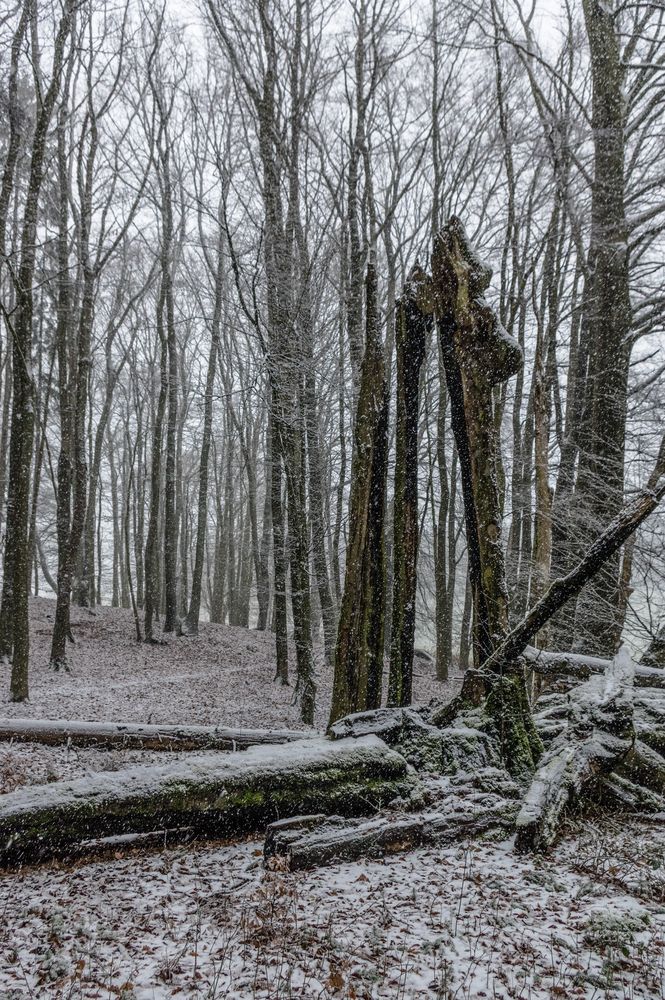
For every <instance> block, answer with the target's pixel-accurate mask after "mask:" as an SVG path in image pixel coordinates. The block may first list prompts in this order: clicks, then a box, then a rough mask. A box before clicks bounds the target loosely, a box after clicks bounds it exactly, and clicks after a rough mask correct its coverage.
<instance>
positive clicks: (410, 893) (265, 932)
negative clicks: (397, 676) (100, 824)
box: [0, 600, 665, 1000]
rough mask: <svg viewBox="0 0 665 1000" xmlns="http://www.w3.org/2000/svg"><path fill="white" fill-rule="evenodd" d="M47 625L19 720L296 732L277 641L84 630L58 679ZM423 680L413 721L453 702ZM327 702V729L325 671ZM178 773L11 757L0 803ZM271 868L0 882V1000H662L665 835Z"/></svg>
mask: <svg viewBox="0 0 665 1000" xmlns="http://www.w3.org/2000/svg"><path fill="white" fill-rule="evenodd" d="M53 609H54V605H53V602H50V601H48V600H38V601H35V602H33V605H32V609H31V610H32V629H33V660H32V672H31V692H32V694H31V701H30V703H29V704H26V705H20V706H17V705H11V704H9V703H8V702H7V701H6V700H3V703H2V704H0V714H1V715H3V716H4V717H16V718H50V719H57V718H60V719H64V718H66V719H82V720H84V719H87V720H109V721H134V722H154V723H158V722H162V723H177V722H181V723H202V724H214V723H218V724H221V725H229V726H251V727H271V728H273V727H274V728H284V727H285V726H286V727H289V728H296V727H298V715H297V709H296V708H295V707H294V706H293V705H292V704H291V700H292V689H291V688H283V687H281V686H279V685H277V684H275V683H273V672H274V666H273V663H274V659H273V653H272V642H271V637H270V636H266V635H262V634H260V633H257V632H253V631H248V630H244V629H239V628H226V627H222V626H211V625H204V626H203V628H202V635H201V637H200V638H199V639H194V640H193V639H175V638H174V639H171V640H170V641H169V643H168V645H166V646H158V647H152V648H149V647H143V646H138V645H137V644H136V642H135V641H133V639H132V620H131V615H130V614H129V613H128V612H125V611H119V610H111V609H108V608H103V609H98V610H97V613H96V614H95V615H90V614H88V613H87V612H85V611H80V610H78V609H77V610H76V612H75V615H74V634H75V637H76V639H77V642H76V645H75V646H73V647H71V673H69V674H58V675H56V674H53V673H52V672H50V671H49V670H48V648H49V647H48V643H49V638H50V627H51V623H52V614H53ZM427 670H428V668H427V667H426V666H425V665H424V664H423V665H419V666H418V667H417V674H418V676H417V678H416V696H417V700H418V701H419V702H424V701H428V700H429V699H430V698H431V697H435V696H438V697H446V696H448V695H450V694H452V693H453V692H454V690H456V687H457V683H458V682H457V681H455V680H454V681H452V682H451V684H450V685H448V686H447V688H443V687H442V685H439V684H437V683H436V681H434V679H433V678H432V677H431V676H427ZM318 683H319V708H318V715H317V724H318V725H319V726H320V727H321V728H323V725H324V723H325V719H326V713H327V706H328V699H329V696H330V683H329V679H327V677H326V676H325V672H324V671H323V670H322V669H321V670H320V676H319V678H318ZM2 687H3V689H4V692H6V691H7V688H8V678H6V677H3V678H2ZM3 698H4V699H6V694H4V695H3ZM164 756H165V755H163V754H158V753H145V752H140V751H132V752H130V751H118V752H107V751H95V750H87V751H74V750H67V749H66V748H47V747H37V746H35V745H30V744H25V745H16V746H10V745H8V744H0V792H2V791H10V790H11V789H12V788H14V787H18V786H19V785H21V784H26V783H30V784H34V783H40V782H43V781H51V780H58V779H60V778H68V777H78V776H81V775H83V774H86V773H91V772H92V771H97V770H103V769H106V770H109V769H113V770H118V769H120V768H122V767H123V766H125V765H127V764H129V763H130V762H136V761H137V760H146V759H150V760H154V759H157V758H163V757H164ZM173 756H174V755H173V754H170V755H169V758H170V759H173ZM261 848H262V841H261V840H259V839H256V840H248V841H246V842H244V843H240V844H237V843H235V844H224V843H217V844H206V845H180V846H176V847H167V848H164V849H162V850H152V851H149V852H146V851H141V852H139V851H130V850H127V851H121V850H118V851H117V852H115V853H112V854H109V855H108V856H107V857H105V858H104V859H96V860H94V861H84V862H78V863H72V864H66V865H65V864H49V865H42V866H40V867H38V868H33V869H30V870H27V869H26V870H24V871H22V872H12V873H4V874H2V875H0V1000H19V998H21V1000H23V998H36V1000H42V998H43V1000H65V998H67V1000H70V998H71V1000H80V998H81V1000H82V998H85V1000H88V998H89V1000H92V998H116V997H121V998H123V1000H154V998H157V1000H161V998H168V997H176V998H189V997H199V998H205V1000H221V998H228V1000H252V998H257V1000H258V998H261V1000H282V998H285V1000H286V998H303V1000H347V998H348V1000H352V998H356V1000H379V998H386V1000H421V998H423V1000H424V998H433V1000H453V998H455V1000H475V998H492V1000H495V998H501V1000H504V998H505V1000H508V998H524V1000H554V998H559V1000H561V998H586V1000H596V998H598V1000H600V998H608V1000H609V998H617V1000H620V998H621V1000H662V998H665V827H664V826H663V825H658V824H652V823H650V822H646V821H643V820H630V821H629V820H626V821H625V822H616V821H610V820H607V819H602V818H599V817H596V818H594V819H593V820H587V821H585V822H584V823H581V824H579V825H577V826H574V827H573V826H571V827H570V828H569V829H568V831H567V835H566V837H565V838H564V839H563V840H562V841H561V842H560V843H559V844H558V845H557V847H556V848H555V849H554V850H553V851H552V852H551V853H550V854H549V855H548V856H546V857H542V858H535V859H534V858H520V857H517V856H515V855H514V854H513V852H512V844H511V841H507V840H503V841H494V840H481V841H472V842H470V843H462V844H459V845H456V846H453V847H448V848H439V849H429V848H428V849H420V850H417V851H412V852H410V853H407V854H404V855H397V856H393V857H390V858H387V859H385V860H382V861H373V862H369V861H365V862H362V863H356V864H346V865H337V866H330V867H328V868H325V869H320V870H317V871H314V872H307V873H301V874H297V875H291V874H283V873H266V872H264V871H263V868H262V865H261Z"/></svg>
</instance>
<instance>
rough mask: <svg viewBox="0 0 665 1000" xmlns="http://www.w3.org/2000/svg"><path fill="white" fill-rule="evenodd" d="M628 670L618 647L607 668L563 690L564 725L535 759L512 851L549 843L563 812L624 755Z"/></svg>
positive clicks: (629, 713) (629, 729) (629, 733)
mask: <svg viewBox="0 0 665 1000" xmlns="http://www.w3.org/2000/svg"><path fill="white" fill-rule="evenodd" d="M633 672H634V664H633V663H632V661H631V659H630V657H629V656H628V654H627V653H626V652H625V651H623V650H622V651H621V652H620V653H619V654H618V655H617V656H616V657H615V658H614V660H613V661H612V666H611V667H610V669H608V670H607V671H605V672H604V673H603V674H600V675H597V676H594V677H592V678H591V679H590V680H588V681H587V682H586V683H585V684H583V685H581V686H580V687H578V688H575V689H574V690H573V691H571V692H570V694H569V695H568V702H569V711H568V725H567V727H566V729H565V730H564V731H563V732H562V733H561V735H560V736H558V737H557V738H556V739H555V740H554V741H553V743H552V744H551V746H550V748H549V750H547V751H546V753H545V754H544V755H543V757H542V759H541V761H540V762H539V765H538V768H537V770H536V773H535V775H534V777H533V780H532V782H531V785H530V787H529V789H528V791H527V793H526V796H525V798H524V801H523V803H522V807H521V809H520V812H519V815H518V817H517V823H516V826H517V837H516V842H515V847H516V850H518V851H520V852H526V851H540V850H545V849H546V848H547V847H549V846H550V844H551V843H552V842H553V841H554V839H555V837H556V833H557V830H558V827H559V823H560V821H561V817H562V814H563V813H564V811H565V810H566V809H568V808H569V807H570V806H574V805H576V804H577V803H578V802H579V800H580V799H582V798H583V797H585V795H586V794H587V793H588V792H589V790H590V788H592V787H593V785H594V784H597V783H599V781H600V779H601V778H602V777H603V776H604V775H607V774H609V773H610V772H612V771H613V770H615V768H616V767H617V765H618V764H619V763H621V761H623V760H624V759H625V758H626V756H627V755H628V753H629V751H630V750H631V747H632V745H633V741H634V730H633V707H632V679H633Z"/></svg>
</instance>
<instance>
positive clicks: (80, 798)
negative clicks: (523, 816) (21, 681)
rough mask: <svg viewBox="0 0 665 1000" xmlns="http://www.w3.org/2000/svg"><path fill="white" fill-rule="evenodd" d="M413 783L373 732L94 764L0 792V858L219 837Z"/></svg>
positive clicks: (388, 795) (357, 808)
mask: <svg viewBox="0 0 665 1000" xmlns="http://www.w3.org/2000/svg"><path fill="white" fill-rule="evenodd" d="M417 788H418V783H417V781H416V779H415V778H413V777H412V776H411V775H410V774H409V773H408V765H407V763H406V761H405V760H404V758H403V757H402V756H400V754H398V753H395V752H394V751H393V750H391V749H390V748H389V747H387V746H386V744H385V743H383V741H382V740H380V739H378V738H377V737H375V736H367V737H365V738H363V739H358V740H340V741H337V742H332V741H330V740H327V739H323V738H319V739H310V740H308V741H307V742H306V743H290V744H286V745H284V746H281V747H253V748H250V749H249V750H247V751H246V752H245V753H243V754H238V755H236V754H229V755H219V754H216V755H212V754H211V755H208V756H201V757H198V756H197V757H194V758H191V759H186V760H178V761H175V762H173V763H171V764H170V765H160V766H157V767H155V766H153V767H133V768H127V769H125V770H123V771H121V772H113V773H109V772H103V773H100V774H96V775H94V776H91V777H87V778H81V779H78V780H73V781H61V782H57V783H54V784H51V785H41V786H32V787H27V788H21V789H19V790H17V791H15V792H10V793H8V794H6V795H2V796H0V864H4V865H7V864H12V863H16V862H22V863H32V862H34V861H36V860H38V859H41V858H44V857H48V856H53V855H56V854H59V853H62V852H63V851H66V848H67V846H68V845H70V844H76V843H79V842H80V841H82V840H87V839H93V838H99V837H109V836H114V835H116V834H127V833H143V832H150V831H154V830H157V829H169V828H173V827H184V826H189V827H192V828H193V830H194V832H195V833H196V835H198V836H200V835H207V836H213V837H215V838H225V837H228V836H235V835H239V834H244V833H248V832H252V831H256V830H259V829H264V828H265V826H266V824H267V823H269V822H271V821H272V820H275V819H278V818H279V817H283V816H290V815H293V814H294V813H301V812H325V813H341V814H343V815H346V816H354V815H363V814H365V815H366V814H367V813H368V812H372V811H373V810H375V809H377V808H378V807H379V806H381V805H385V804H386V803H388V802H390V801H392V800H393V799H396V798H400V797H404V796H407V797H408V796H409V795H410V794H411V793H415V791H416V789H417Z"/></svg>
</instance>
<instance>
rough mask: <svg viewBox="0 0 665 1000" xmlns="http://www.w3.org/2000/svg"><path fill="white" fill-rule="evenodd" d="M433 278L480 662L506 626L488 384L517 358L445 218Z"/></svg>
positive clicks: (483, 280) (485, 276) (470, 257)
mask: <svg viewBox="0 0 665 1000" xmlns="http://www.w3.org/2000/svg"><path fill="white" fill-rule="evenodd" d="M432 275H433V283H434V294H435V297H436V311H437V321H438V330H439V338H440V342H441V351H442V356H443V363H444V369H445V373H446V381H447V385H448V392H449V395H450V403H451V416H452V426H453V432H454V434H455V442H456V444H457V452H458V455H459V461H460V469H461V478H462V491H463V497H464V513H465V520H466V531H467V547H468V557H469V575H470V580H471V586H472V591H473V608H474V626H473V640H474V641H473V646H474V660H475V664H476V666H477V667H478V666H480V665H481V664H482V662H483V661H484V660H485V659H486V658H487V657H488V656H489V655H491V652H492V650H493V649H494V648H495V646H496V645H497V644H498V643H499V642H501V640H502V639H503V638H504V637H505V635H506V633H507V630H508V592H507V588H506V572H505V563H504V554H503V547H502V544H501V520H502V515H501V498H500V491H499V475H498V466H499V449H500V442H499V439H498V433H497V428H496V423H495V420H494V410H493V389H494V386H496V385H498V384H500V383H501V382H504V381H505V380H506V379H508V378H510V377H511V375H514V374H515V373H516V372H517V371H518V369H519V367H520V366H521V364H522V360H523V359H522V352H521V350H520V347H519V345H518V344H517V342H516V341H515V340H513V338H512V337H510V336H509V335H508V334H507V333H506V331H505V330H504V329H503V328H502V327H501V324H500V323H499V320H498V318H497V316H496V314H495V313H494V310H493V309H492V308H491V307H490V306H489V305H488V304H487V303H486V302H485V300H484V298H483V293H484V292H485V290H486V289H487V287H488V285H489V282H490V279H491V275H492V272H491V270H490V268H489V267H488V266H487V265H485V264H484V263H483V262H482V261H481V260H480V259H479V258H478V256H477V255H476V253H475V252H474V250H473V249H472V247H471V245H470V243H469V241H468V239H467V237H466V234H465V232H464V228H463V226H462V224H461V222H460V221H459V219H456V218H454V217H453V218H451V219H450V221H449V222H448V223H447V224H446V226H444V228H443V229H442V230H441V232H440V233H439V234H438V235H437V236H436V238H435V241H434V252H433V254H432ZM480 693H481V692H476V693H475V695H474V700H478V697H479V695H480Z"/></svg>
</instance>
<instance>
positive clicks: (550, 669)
mask: <svg viewBox="0 0 665 1000" xmlns="http://www.w3.org/2000/svg"><path fill="white" fill-rule="evenodd" d="M522 655H523V656H524V659H525V660H526V662H527V664H528V665H529V667H530V668H531V670H533V671H534V672H535V673H537V674H541V675H542V676H544V677H559V676H562V675H564V676H568V677H574V678H577V679H578V680H588V678H589V677H593V675H594V674H602V673H604V672H605V671H606V670H607V668H608V667H609V666H610V665H611V663H612V660H603V659H601V658H600V657H599V656H582V655H579V654H577V653H565V652H563V653H556V652H552V651H551V650H548V649H536V648H535V647H534V646H527V648H526V649H525V650H524V653H523V654H522ZM634 684H635V687H639V688H661V689H663V690H665V670H662V669H659V668H657V667H648V666H643V665H636V667H635V681H634Z"/></svg>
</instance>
